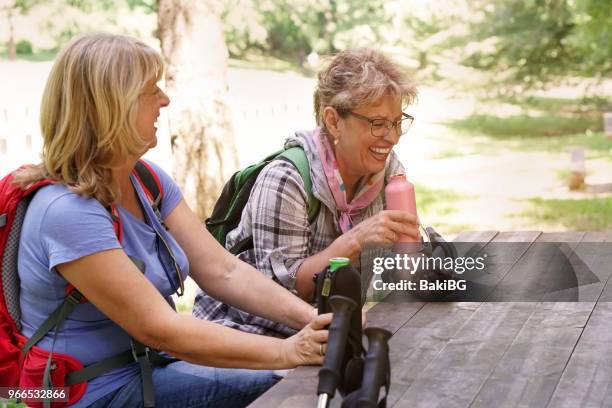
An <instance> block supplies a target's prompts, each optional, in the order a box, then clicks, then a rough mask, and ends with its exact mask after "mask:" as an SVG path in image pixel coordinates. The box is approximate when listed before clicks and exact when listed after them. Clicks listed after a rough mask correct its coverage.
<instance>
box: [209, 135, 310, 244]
mask: <svg viewBox="0 0 612 408" xmlns="http://www.w3.org/2000/svg"><path fill="white" fill-rule="evenodd" d="M277 159H280V160H286V161H288V162H289V163H291V164H293V165H294V166H295V168H296V169H297V170H298V172H299V173H300V176H301V177H302V180H303V181H304V187H305V190H306V194H307V195H308V223H309V224H312V223H313V222H314V220H315V219H316V218H317V215H318V214H319V208H320V207H321V203H320V202H319V200H317V199H316V198H315V196H314V195H313V194H312V180H311V179H310V166H309V165H308V159H307V158H306V153H305V152H304V149H302V147H299V146H296V147H291V148H289V149H286V150H279V151H277V152H274V153H272V154H271V155H269V156H268V157H266V158H265V159H263V160H262V161H260V162H259V163H255V164H252V165H250V166H248V167H246V168H244V169H242V170H238V171H237V172H236V173H234V175H233V176H232V177H231V178H230V179H229V181H228V182H227V183H226V184H225V186H224V187H223V190H222V191H221V196H220V197H219V199H218V200H217V202H216V203H215V208H214V209H213V212H212V214H211V215H210V217H209V218H208V219H206V221H205V223H206V228H207V229H208V231H209V232H210V233H211V234H212V235H213V237H215V239H216V240H217V241H219V243H220V244H221V245H223V246H225V239H226V236H227V234H228V232H230V231H231V230H233V229H235V228H236V227H237V226H238V224H239V223H240V218H241V217H242V210H243V209H244V207H245V206H246V203H247V201H248V200H249V196H250V195H251V190H252V189H253V186H254V185H255V180H257V176H258V175H259V173H260V172H261V170H262V169H263V168H264V167H266V166H267V165H268V164H269V163H270V162H272V161H273V160H277ZM251 248H253V237H252V236H249V237H246V238H244V239H243V240H241V241H239V242H237V243H236V244H235V245H234V246H233V247H232V248H229V251H230V252H231V253H232V254H234V255H236V254H239V253H241V252H244V251H246V250H248V249H251Z"/></svg>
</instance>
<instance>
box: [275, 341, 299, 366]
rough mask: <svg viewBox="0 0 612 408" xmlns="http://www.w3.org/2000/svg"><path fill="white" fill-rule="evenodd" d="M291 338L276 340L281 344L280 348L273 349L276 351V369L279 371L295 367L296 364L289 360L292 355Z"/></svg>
mask: <svg viewBox="0 0 612 408" xmlns="http://www.w3.org/2000/svg"><path fill="white" fill-rule="evenodd" d="M292 338H293V337H288V338H286V339H282V340H281V339H278V340H279V341H280V342H281V344H280V347H275V349H277V350H278V356H277V362H278V367H279V368H280V369H287V368H295V367H297V364H296V363H294V362H293V361H292V359H291V355H292V354H293V350H292V348H293V341H292Z"/></svg>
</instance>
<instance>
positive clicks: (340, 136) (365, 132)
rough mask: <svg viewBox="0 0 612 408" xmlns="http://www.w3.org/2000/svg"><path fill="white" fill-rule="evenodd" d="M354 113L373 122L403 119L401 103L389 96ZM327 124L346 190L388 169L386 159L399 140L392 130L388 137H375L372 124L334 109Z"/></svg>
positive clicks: (328, 114) (328, 112)
mask: <svg viewBox="0 0 612 408" xmlns="http://www.w3.org/2000/svg"><path fill="white" fill-rule="evenodd" d="M352 112H354V113H356V114H358V115H362V116H367V117H368V118H371V119H387V120H390V121H392V122H395V121H397V120H399V119H400V118H401V115H402V104H401V100H400V99H398V98H396V97H395V96H394V95H392V94H390V93H386V94H385V95H383V96H382V97H381V98H380V99H378V100H376V101H374V102H372V103H370V104H368V105H365V106H362V107H360V108H356V109H353V110H352ZM325 117H326V124H327V128H328V130H329V133H331V136H332V137H333V138H334V139H336V140H337V143H336V144H335V145H334V152H335V154H336V160H337V162H338V169H339V171H340V174H341V176H342V179H343V181H344V183H345V184H346V185H347V187H349V188H350V187H354V184H355V183H356V182H357V181H358V180H359V179H360V178H361V177H363V176H366V175H369V174H374V173H378V172H380V171H382V170H383V169H384V168H385V163H386V161H387V157H388V156H389V154H390V153H391V149H392V148H393V146H395V145H396V144H397V142H398V141H399V138H400V136H399V135H398V134H397V132H396V129H395V128H392V129H391V130H390V132H389V133H388V134H387V136H385V137H374V136H372V133H371V131H370V123H369V122H368V121H367V120H364V119H362V118H358V117H355V116H354V115H350V114H347V115H345V116H344V117H340V116H339V115H338V113H337V112H336V111H335V109H333V108H331V107H330V108H329V110H327V108H326V113H325Z"/></svg>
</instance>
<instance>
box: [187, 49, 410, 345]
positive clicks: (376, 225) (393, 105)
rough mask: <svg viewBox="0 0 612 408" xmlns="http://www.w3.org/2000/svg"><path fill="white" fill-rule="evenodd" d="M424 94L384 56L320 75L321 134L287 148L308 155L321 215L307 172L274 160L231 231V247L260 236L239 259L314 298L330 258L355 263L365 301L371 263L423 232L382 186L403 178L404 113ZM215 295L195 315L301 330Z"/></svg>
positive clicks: (361, 54)
mask: <svg viewBox="0 0 612 408" xmlns="http://www.w3.org/2000/svg"><path fill="white" fill-rule="evenodd" d="M416 94H417V91H416V88H415V86H414V84H413V83H412V82H411V81H410V79H409V78H408V76H407V74H406V73H405V72H404V71H403V70H402V69H401V67H400V66H398V65H397V64H396V63H394V62H393V61H392V60H391V59H390V58H388V57H387V56H385V55H384V54H382V53H381V52H379V51H376V50H373V49H367V48H361V49H349V50H346V51H342V52H340V53H339V54H338V55H336V56H334V57H333V58H332V59H331V61H330V62H329V63H328V65H327V66H326V67H325V68H324V69H323V70H321V72H319V74H318V81H317V85H316V89H315V92H314V114H315V119H316V123H317V128H315V129H314V130H312V131H300V132H296V134H295V136H294V137H290V138H289V139H287V141H286V142H285V148H290V147H294V146H300V147H301V148H302V149H303V150H304V152H305V154H306V158H307V160H308V163H309V168H310V178H311V180H312V194H313V195H314V197H315V198H316V199H317V200H318V201H319V202H320V203H321V205H320V210H319V213H318V214H317V216H316V218H315V219H314V221H313V222H310V221H309V217H308V215H309V214H308V192H307V191H306V188H305V184H304V181H303V180H302V177H301V176H300V173H299V171H298V170H297V168H296V167H295V166H293V165H292V164H291V163H289V162H288V161H285V160H275V161H273V162H271V163H270V164H269V165H267V166H266V167H265V168H264V169H263V170H262V171H261V173H260V174H259V176H258V178H257V180H256V182H255V185H254V187H253V190H252V191H251V195H250V197H249V202H248V203H247V205H246V207H245V209H244V211H243V213H242V218H241V220H240V223H239V225H238V227H237V228H235V229H234V230H232V231H230V232H229V233H228V234H227V238H226V248H233V247H234V245H237V243H241V242H245V241H247V240H248V238H249V237H252V241H253V247H252V248H248V249H246V250H244V251H242V252H241V253H239V254H238V256H239V257H240V259H242V260H244V261H245V262H248V263H250V264H251V265H253V266H255V267H256V268H257V270H259V271H261V272H262V273H264V274H265V275H266V276H267V277H268V278H271V279H273V280H274V281H276V282H278V283H279V284H281V285H283V286H285V287H286V288H287V289H290V290H292V291H295V292H296V293H297V294H298V295H299V296H300V297H301V298H302V299H306V300H311V299H312V297H313V291H314V287H315V285H314V282H313V276H314V275H315V274H316V273H318V272H320V271H322V270H323V269H324V268H325V267H326V265H327V263H328V260H329V259H330V258H332V257H348V258H350V260H351V264H352V266H353V267H354V268H355V269H356V270H358V271H359V272H360V273H361V282H362V299H363V298H364V296H365V294H366V292H367V289H368V285H369V282H370V280H371V277H372V266H373V265H372V263H373V259H374V258H375V257H377V256H383V255H384V252H383V248H384V247H385V246H389V245H390V244H391V243H393V242H395V241H397V240H398V239H399V238H400V235H409V236H412V237H419V236H420V235H419V230H418V228H419V227H418V220H417V219H416V217H415V216H414V215H412V214H409V213H407V212H404V211H390V210H384V188H383V186H384V184H385V183H386V182H387V180H388V179H389V178H390V177H391V176H393V175H395V174H397V173H403V167H402V165H401V163H400V161H399V160H398V158H397V156H396V155H395V153H394V152H393V147H394V146H395V145H396V144H397V143H398V142H399V139H400V137H401V136H402V135H404V134H405V133H406V132H408V130H409V128H410V125H411V124H412V121H413V117H412V116H411V115H409V114H408V113H405V112H403V108H404V107H405V106H407V105H409V104H411V103H412V102H414V100H415V98H416ZM210 295H213V294H207V293H205V292H200V293H198V295H197V296H196V302H195V305H194V314H195V315H196V316H198V317H200V318H202V319H206V320H210V321H214V322H217V323H221V324H224V325H227V326H229V327H234V328H238V329H240V330H243V331H248V332H252V333H259V334H266V335H271V336H277V337H286V336H289V335H292V334H293V333H295V330H294V329H293V328H291V327H288V326H286V325H283V324H279V323H277V322H273V321H270V320H267V319H264V318H261V317H259V316H255V315H253V314H250V313H248V312H246V311H244V310H240V309H239V308H236V307H231V306H229V305H226V304H223V303H222V302H220V301H218V300H217V299H215V297H214V295H213V296H210ZM279 304H280V303H279Z"/></svg>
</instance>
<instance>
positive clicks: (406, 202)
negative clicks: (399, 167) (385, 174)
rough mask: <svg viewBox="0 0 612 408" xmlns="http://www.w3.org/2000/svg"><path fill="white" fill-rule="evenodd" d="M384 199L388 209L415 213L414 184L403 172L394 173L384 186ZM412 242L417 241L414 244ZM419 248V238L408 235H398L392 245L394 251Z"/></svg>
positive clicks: (410, 250) (407, 250)
mask: <svg viewBox="0 0 612 408" xmlns="http://www.w3.org/2000/svg"><path fill="white" fill-rule="evenodd" d="M385 200H386V202H387V209H388V210H402V211H406V212H409V213H410V214H414V215H417V209H416V198H415V195H414V184H412V183H411V182H409V181H408V180H406V175H405V174H395V175H393V176H392V177H391V179H390V180H389V183H388V184H387V187H385ZM414 243H418V244H419V245H418V248H417V245H414ZM419 248H420V240H418V239H415V238H413V237H411V236H409V235H400V238H399V239H398V240H397V242H396V243H395V245H394V246H393V250H394V251H395V252H413V250H415V249H416V250H418V249H419Z"/></svg>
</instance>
